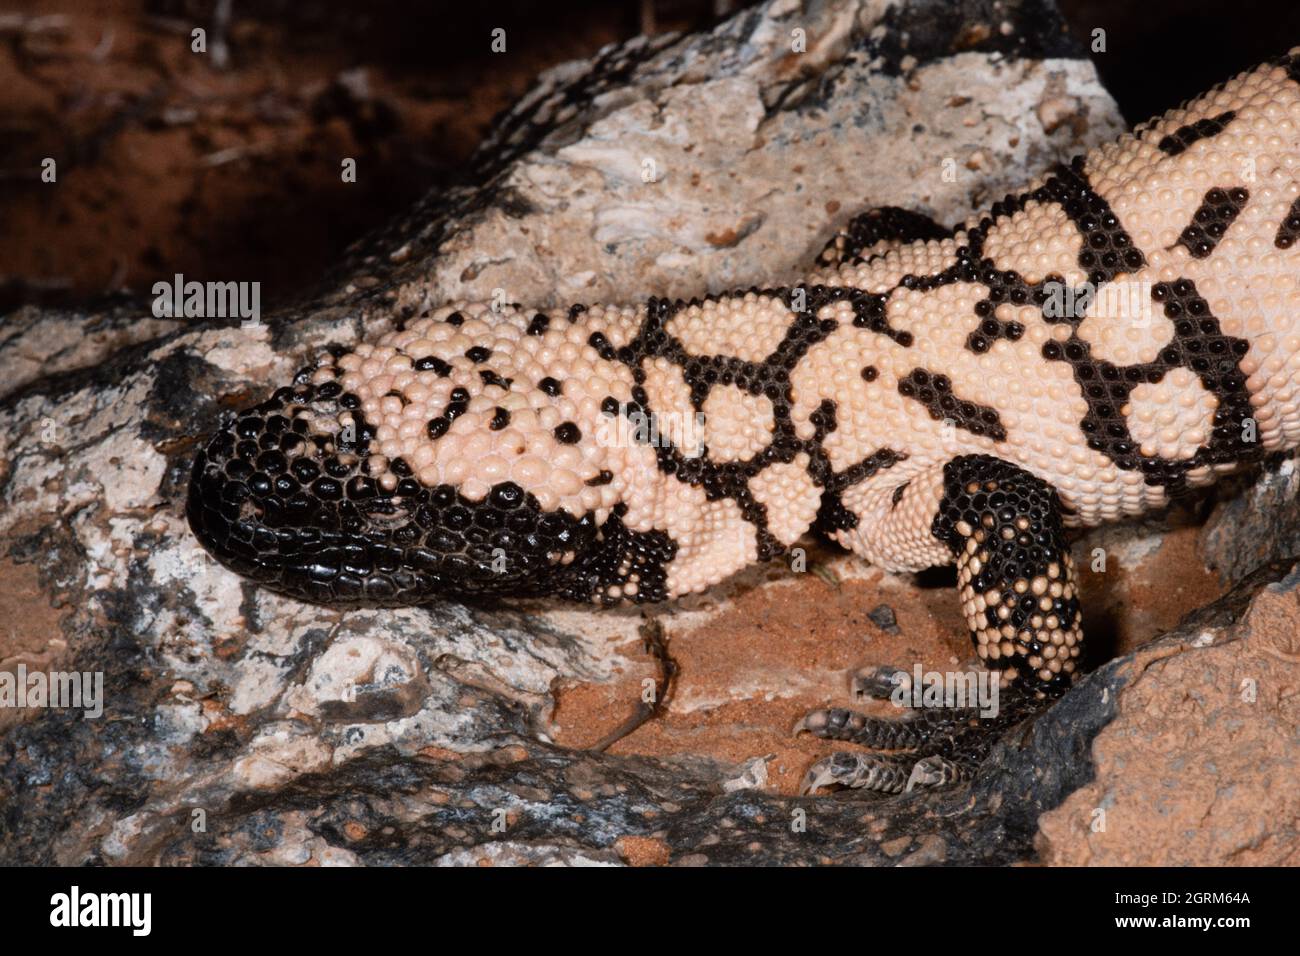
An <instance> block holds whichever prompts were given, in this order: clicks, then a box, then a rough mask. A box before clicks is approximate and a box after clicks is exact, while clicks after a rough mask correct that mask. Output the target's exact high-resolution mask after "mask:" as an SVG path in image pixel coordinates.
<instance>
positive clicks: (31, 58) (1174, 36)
mask: <svg viewBox="0 0 1300 956" xmlns="http://www.w3.org/2000/svg"><path fill="white" fill-rule="evenodd" d="M716 3H717V0H658V2H654V3H650V2H641V0H614V2H611V0H565V2H530V0H493V2H478V3H464V2H456V3H446V2H427V0H426V2H416V0H371V2H367V3H365V4H351V3H349V4H333V3H313V2H289V0H282V2H263V3H242V2H237V0H236V2H234V3H232V4H231V5H230V9H231V10H232V15H231V18H230V20H229V23H228V25H227V26H226V27H225V28H224V30H223V31H218V30H216V29H214V22H215V21H214V15H215V14H216V12H217V10H218V4H217V3H216V2H215V0H103V2H85V0H82V2H71V3H67V2H65V3H58V2H41V3H20V4H18V5H17V7H16V8H15V7H12V6H11V7H10V8H9V9H10V12H8V13H7V14H5V15H4V16H3V17H0V89H2V90H3V91H4V92H3V95H2V96H0V101H2V102H0V223H3V228H0V312H4V311H7V310H10V309H12V308H14V307H16V306H18V305H21V304H23V303H29V302H32V303H40V304H44V305H58V304H67V303H72V302H78V303H93V302H94V301H96V300H100V299H103V298H104V297H106V296H108V297H111V296H113V295H116V294H122V293H125V292H127V291H131V290H134V291H136V292H138V291H139V290H140V289H141V288H144V287H146V286H147V285H149V284H151V283H152V282H153V281H154V280H155V279H157V278H158V277H159V276H160V275H161V276H168V275H170V274H172V273H173V272H183V273H185V274H187V276H189V277H192V278H199V279H203V278H208V277H220V278H223V279H242V278H256V279H259V280H260V281H261V282H262V288H263V305H264V307H265V306H267V305H274V304H276V303H277V302H282V301H284V299H286V298H287V297H289V296H291V295H292V294H293V293H294V292H295V291H296V290H298V289H301V288H302V287H304V286H305V285H306V284H308V283H310V282H311V281H312V280H313V279H315V278H317V277H319V275H320V274H321V273H322V272H323V271H324V270H325V269H326V267H327V266H328V265H329V264H331V263H333V262H334V261H335V260H336V259H337V257H338V256H339V254H340V252H341V251H342V250H343V249H344V248H345V247H346V246H347V245H348V244H349V243H351V242H352V241H354V240H355V239H357V238H359V237H360V236H362V235H363V234H365V233H366V232H367V231H368V230H370V229H372V228H373V227H375V226H377V225H379V224H380V223H382V222H384V221H385V220H387V219H389V218H390V217H391V216H393V215H394V214H395V213H397V212H399V211H401V210H402V209H403V208H405V207H406V206H408V205H409V204H410V203H411V202H412V201H413V200H414V199H415V198H416V197H418V196H419V195H421V194H422V193H424V192H425V191H427V190H429V189H431V188H436V187H438V186H440V185H443V184H446V183H448V182H450V181H452V180H454V179H455V178H456V177H458V176H460V175H462V174H463V173H464V172H465V166H466V163H467V161H468V160H469V158H470V155H471V153H472V152H473V149H474V147H475V145H476V144H477V143H478V141H479V140H480V139H481V137H482V136H483V134H484V132H485V131H486V129H487V128H488V126H489V124H490V122H491V120H492V118H493V116H495V115H496V114H497V113H498V112H499V111H500V110H502V109H504V108H506V107H507V106H509V105H510V103H511V102H512V101H513V100H514V99H515V98H516V97H517V96H519V95H520V94H521V93H523V92H524V91H525V90H526V89H527V88H528V86H529V84H530V82H531V80H532V78H533V77H534V76H535V75H536V74H537V73H538V72H539V71H541V70H543V69H545V68H547V67H549V66H552V65H554V64H556V63H559V62H562V61H565V60H569V59H574V58H580V57H587V56H590V55H591V54H593V53H594V52H595V51H596V50H598V49H599V48H600V47H601V46H603V45H605V44H607V43H611V42H617V41H621V40H625V39H627V38H630V37H632V36H635V35H636V34H637V33H639V32H643V31H649V32H662V31H666V30H691V29H700V28H705V27H708V26H709V25H711V24H712V23H715V22H717V20H718V19H719V17H718V10H717V7H716V6H715V4H716ZM741 5H742V4H740V3H739V2H736V0H733V2H732V3H731V4H730V8H731V9H736V8H738V7H739V6H741ZM1061 7H1062V10H1063V12H1064V14H1065V17H1066V19H1067V21H1068V22H1069V24H1070V28H1071V30H1072V32H1073V33H1074V34H1075V35H1076V36H1077V37H1078V38H1079V39H1080V41H1081V42H1082V43H1084V44H1085V46H1086V45H1088V44H1089V43H1090V38H1091V33H1092V30H1093V29H1095V28H1098V27H1100V28H1102V29H1104V30H1105V31H1106V52H1105V53H1101V54H1094V56H1093V58H1094V60H1095V61H1096V63H1097V66H1098V69H1099V71H1100V73H1101V76H1102V78H1103V81H1104V82H1105V83H1106V85H1107V86H1108V87H1109V89H1110V90H1111V92H1112V93H1113V94H1114V96H1115V97H1116V99H1117V100H1118V102H1119V104H1120V107H1121V109H1122V110H1123V112H1124V115H1125V116H1126V117H1127V118H1128V119H1129V120H1130V121H1132V122H1136V121H1140V120H1143V119H1145V118H1147V117H1148V116H1150V115H1152V114H1155V113H1158V112H1160V111H1162V110H1164V109H1167V108H1169V107H1172V106H1176V105H1177V104H1178V103H1179V102H1181V101H1182V100H1184V99H1186V98H1188V97H1191V96H1193V95H1195V94H1197V93H1199V92H1201V91H1202V90H1204V89H1206V88H1208V87H1209V86H1211V85H1212V84H1214V83H1216V82H1218V81H1220V80H1223V79H1226V78H1227V77H1228V76H1230V75H1232V74H1233V73H1235V72H1237V71H1239V70H1241V69H1244V68H1246V67H1249V66H1252V65H1254V64H1255V63H1257V62H1259V61H1260V60H1263V59H1266V58H1268V57H1270V56H1275V55H1277V54H1279V53H1282V52H1284V51H1285V50H1286V49H1287V48H1288V47H1289V46H1293V45H1296V44H1300V3H1292V4H1282V3H1270V2H1263V0H1150V2H1133V0H1061ZM195 24H198V25H204V26H207V27H208V28H209V39H210V41H211V40H212V39H214V37H215V34H216V33H217V32H222V33H223V34H224V35H225V37H226V38H227V47H228V50H229V58H228V62H227V64H226V65H225V67H224V68H222V69H216V68H214V66H213V58H212V56H211V55H210V56H208V57H200V56H195V55H193V54H191V53H190V51H189V37H188V32H189V29H190V28H191V27H192V26H193V25H195ZM496 27H501V28H503V29H505V30H506V31H507V33H506V36H507V52H506V53H505V54H496V53H493V52H491V50H490V49H489V42H490V33H491V30H492V29H493V28H496ZM210 53H211V50H210ZM340 155H345V156H352V157H355V158H356V159H357V162H358V169H359V173H360V175H359V181H358V183H357V184H356V185H349V186H344V185H343V184H342V183H341V182H340V180H339V175H338V157H339V156H340ZM46 156H53V157H55V158H56V159H57V160H58V163H59V184H58V186H57V187H51V186H49V185H47V184H43V183H41V182H40V181H39V179H38V178H37V172H36V171H37V170H38V167H39V164H40V162H41V159H42V158H43V157H46Z"/></svg>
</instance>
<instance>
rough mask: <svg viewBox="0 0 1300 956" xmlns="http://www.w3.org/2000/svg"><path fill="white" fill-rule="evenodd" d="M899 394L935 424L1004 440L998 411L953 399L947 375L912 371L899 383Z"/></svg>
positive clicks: (956, 398) (1003, 428)
mask: <svg viewBox="0 0 1300 956" xmlns="http://www.w3.org/2000/svg"><path fill="white" fill-rule="evenodd" d="M898 393H899V394H900V395H902V396H903V397H904V398H910V399H912V400H914V401H917V402H920V403H921V404H922V405H924V406H925V407H926V409H927V410H928V411H929V413H930V417H931V418H933V419H935V420H936V421H945V420H946V421H951V422H952V423H953V424H954V425H955V426H956V427H958V428H962V429H965V430H966V431H968V432H970V433H971V434H973V435H987V436H988V437H989V438H992V439H993V440H994V441H1005V440H1006V437H1007V430H1006V428H1005V427H1003V425H1002V418H1001V416H999V415H998V411H997V409H996V408H990V407H989V406H987V405H980V404H978V403H977V402H971V401H967V400H965V399H962V398H959V397H958V396H956V395H954V394H953V392H952V382H951V381H949V379H948V376H946V375H940V374H938V373H935V372H929V371H927V370H926V369H923V368H916V369H912V371H911V372H909V373H908V375H907V376H906V377H905V378H903V379H902V381H900V382H899V383H898Z"/></svg>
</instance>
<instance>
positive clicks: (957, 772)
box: [794, 667, 1049, 794]
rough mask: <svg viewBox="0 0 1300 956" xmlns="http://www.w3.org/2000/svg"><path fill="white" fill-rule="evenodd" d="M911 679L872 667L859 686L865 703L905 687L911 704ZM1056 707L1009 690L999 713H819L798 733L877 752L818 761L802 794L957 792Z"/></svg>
mask: <svg viewBox="0 0 1300 956" xmlns="http://www.w3.org/2000/svg"><path fill="white" fill-rule="evenodd" d="M911 680H912V677H911V675H910V674H908V673H907V672H906V671H902V670H901V669H899V668H896V667H876V668H866V669H863V670H860V671H858V672H857V673H856V674H855V675H854V676H853V679H852V686H853V692H854V694H855V695H856V696H857V697H858V698H859V699H862V698H874V699H889V698H890V697H892V696H894V695H895V693H896V691H897V689H898V688H900V687H901V688H903V689H904V690H906V692H907V694H906V696H907V698H908V700H909V701H910V700H911V699H912V697H913V695H912V693H911ZM895 700H896V701H897V698H895ZM1048 703H1049V702H1048V701H1046V700H1044V699H1043V698H1042V697H1041V696H1040V695H1036V694H1034V693H1032V692H1029V691H1024V690H1020V689H1018V688H1003V689H1001V690H1000V693H999V694H998V695H997V696H996V697H994V698H993V701H992V706H987V704H988V702H985V704H986V706H964V705H950V704H951V702H943V703H941V704H938V705H934V704H930V703H926V704H922V705H921V706H912V705H911V704H905V705H902V706H900V709H901V710H902V711H903V713H902V715H901V716H898V717H888V716H884V717H882V716H875V715H871V714H864V713H860V712H858V711H855V710H847V709H844V708H841V707H832V708H820V709H818V710H814V711H811V712H809V713H808V714H806V715H805V716H804V717H803V718H802V719H801V720H800V721H799V722H798V723H797V724H795V727H794V732H795V733H796V734H798V733H802V732H807V733H810V734H812V735H813V736H815V737H820V738H822V739H823V740H843V741H846V742H848V743H853V744H858V745H859V746H862V747H866V748H868V749H869V751H876V752H874V753H873V752H863V753H856V752H849V751H840V752H837V753H834V754H831V755H830V756H829V757H825V758H823V759H821V760H819V761H817V762H816V763H814V764H813V765H812V766H811V767H810V768H809V769H808V772H807V773H806V774H805V775H804V779H803V783H802V786H801V792H802V793H805V794H807V793H811V792H812V791H814V790H818V789H820V788H822V787H831V786H835V787H849V788H853V789H865V790H873V791H876V792H879V793H885V794H896V793H904V792H910V791H912V790H917V789H924V788H929V787H948V786H953V785H955V784H958V783H961V782H962V781H965V780H968V779H970V778H971V776H973V774H974V772H975V770H976V768H977V767H978V766H979V764H980V763H981V761H983V759H984V758H985V757H986V756H988V754H989V752H990V751H991V750H992V748H993V744H994V742H996V740H997V739H998V737H999V736H1000V734H1001V732H1002V731H1003V730H1005V729H1006V728H1008V727H1011V726H1013V725H1015V724H1018V723H1020V722H1021V721H1023V720H1026V719H1028V718H1029V717H1032V716H1034V715H1035V714H1037V713H1038V712H1040V711H1041V710H1043V709H1044V708H1045V707H1046V706H1047V704H1048Z"/></svg>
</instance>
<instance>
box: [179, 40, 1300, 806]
mask: <svg viewBox="0 0 1300 956" xmlns="http://www.w3.org/2000/svg"><path fill="white" fill-rule="evenodd" d="M1297 239H1300V48H1296V49H1295V50H1292V51H1291V52H1290V53H1289V54H1288V55H1287V56H1285V57H1282V58H1280V59H1278V60H1275V61H1273V62H1270V63H1267V64H1265V65H1262V66H1260V67H1258V68H1256V69H1255V70H1252V71H1249V72H1247V73H1243V74H1241V75H1240V76H1238V77H1236V78H1235V79H1233V80H1231V81H1229V82H1227V83H1225V84H1221V85H1220V86H1218V87H1216V88H1215V89H1213V90H1211V91H1210V92H1208V93H1206V94H1204V95H1203V96H1201V97H1200V98H1198V99H1196V100H1194V101H1192V102H1190V103H1189V104H1185V105H1184V106H1183V107H1181V108H1179V109H1176V110H1173V111H1170V112H1168V113H1166V114H1165V115H1164V116H1162V117H1160V118H1158V119H1155V120H1152V121H1150V122H1148V123H1146V124H1143V125H1141V126H1139V127H1137V128H1136V129H1135V130H1134V131H1133V132H1132V133H1131V134H1129V135H1126V136H1123V137H1120V138H1119V139H1118V140H1117V141H1116V142H1113V143H1111V144H1108V145H1105V146H1102V147H1100V148H1098V149H1096V150H1094V151H1092V152H1091V153H1089V154H1088V155H1086V156H1084V157H1080V158H1078V159H1076V160H1074V161H1073V162H1072V163H1070V164H1068V165H1062V166H1059V167H1057V168H1055V169H1053V170H1052V171H1050V172H1049V173H1048V174H1046V175H1045V176H1044V177H1042V178H1041V179H1039V180H1038V181H1036V182H1035V183H1034V184H1033V185H1031V186H1030V187H1029V188H1028V189H1026V190H1025V191H1024V192H1022V193H1020V194H1019V195H1011V196H1007V197H1006V198H1005V199H1003V200H1002V201H1001V202H998V203H996V204H995V205H994V206H993V207H992V209H991V210H989V211H988V212H987V213H986V214H985V215H982V216H979V217H977V218H975V219H972V220H970V221H969V222H968V223H967V224H965V225H962V226H960V227H958V228H957V229H955V230H952V231H950V230H946V229H943V228H941V227H939V226H938V225H936V224H935V223H933V222H931V221H930V220H928V219H926V218H925V217H923V216H921V215H918V214H916V213H912V212H906V211H903V210H900V209H897V208H892V207H885V208H879V209H874V210H870V211H868V212H865V213H863V214H861V215H860V216H858V217H857V218H855V219H853V220H852V221H851V222H849V223H848V225H847V226H846V227H845V229H844V230H843V231H842V232H840V233H839V234H838V235H836V236H835V237H834V239H833V240H832V241H831V242H830V243H829V245H828V246H827V247H826V248H825V249H824V250H823V251H822V253H821V255H820V257H819V260H818V262H817V264H816V265H815V267H814V270H813V271H812V272H811V273H810V274H809V275H808V276H807V277H806V278H805V279H804V281H803V282H801V283H800V284H798V285H796V286H791V287H783V288H769V289H750V290H748V291H743V292H733V293H728V294H722V295H709V296H705V297H703V298H700V299H694V300H692V301H690V302H684V301H668V300H666V299H660V298H651V299H650V300H649V301H648V302H647V303H646V304H644V305H640V306H608V305H605V306H601V305H585V306H584V305H574V306H571V307H569V308H565V309H546V310H531V309H525V308H522V307H520V306H515V305H506V306H498V307H495V308H494V307H493V306H492V305H490V304H487V303H473V304H471V303H455V304H450V305H446V306H444V307H441V308H438V309H436V310H434V311H432V312H431V313H428V314H426V315H424V316H422V317H418V318H413V319H412V320H410V321H407V322H405V323H402V324H399V326H398V328H397V330H396V331H393V332H391V333H389V334H387V335H384V336H383V337H382V338H380V339H378V340H377V341H374V342H369V343H365V344H361V345H358V346H357V347H356V348H355V349H354V350H353V351H351V352H344V351H343V350H334V351H330V352H327V353H326V354H323V355H321V356H319V358H318V359H317V360H316V361H315V362H314V363H313V364H311V365H310V366H309V367H307V368H305V369H304V370H303V371H301V372H300V373H299V374H298V375H297V376H296V377H295V378H294V380H293V383H292V384H290V385H286V386H284V387H282V388H280V389H278V390H277V391H275V393H274V394H273V395H272V396H271V397H270V398H269V399H268V400H267V401H265V402H263V403H261V404H259V405H257V406H256V407H254V408H251V409H249V410H247V411H246V412H243V413H242V414H239V415H237V416H234V417H231V418H230V419H228V420H227V421H226V422H225V423H223V425H222V427H221V428H220V430H219V431H218V432H217V433H216V434H215V436H214V437H212V438H211V440H210V441H209V442H208V444H207V445H206V447H205V448H204V450H202V451H201V452H200V453H199V454H198V456H197V459H196V460H195V463H194V469H193V475H192V479H191V483H190V490H189V500H188V515H189V521H190V525H191V527H192V528H193V530H194V533H195V534H196V535H197V537H198V539H199V541H200V542H202V544H203V545H204V547H205V548H207V549H208V550H209V551H210V552H211V553H212V554H214V555H215V556H216V557H217V558H218V559H219V560H220V561H221V562H222V563H223V564H225V565H226V566H227V567H229V568H230V569H232V570H234V571H236V572H238V573H239V574H241V575H244V576H246V577H248V578H251V579H252V580H254V581H256V582H258V583H260V584H262V585H264V586H266V587H268V588H271V589H273V590H276V591H279V592H281V593H283V594H288V595H291V596H293V597H296V598H300V599H303V600H307V601H313V602H320V603H324V604H329V605H336V606H363V605H369V606H375V605H379V606H399V605H413V604H420V603H424V602H428V601H430V600H432V599H437V598H443V597H451V598H455V597H457V596H461V597H466V596H474V595H483V594H507V595H514V594H519V595H523V594H533V595H557V596H560V597H564V598H569V599H573V600H578V601H587V602H596V603H599V604H603V605H608V604H613V603H617V602H620V601H625V600H631V601H637V602H654V601H663V600H666V599H669V598H673V597H675V596H677V595H682V594H686V593H689V592H695V591H700V590H703V589H705V588H708V587H710V586H711V585H713V584H716V583H717V582H719V581H721V580H722V579H723V578H725V577H727V576H728V575H730V574H732V573H733V572H735V571H737V570H739V569H740V568H742V567H744V566H745V565H747V564H750V563H752V562H756V561H766V560H769V559H771V558H774V557H776V556H778V555H780V554H782V553H783V552H784V551H786V550H787V549H789V548H790V547H792V546H793V545H794V544H795V543H796V542H797V541H798V540H799V539H800V537H801V536H802V535H804V534H805V533H807V532H808V531H810V530H813V529H815V530H818V531H820V532H823V533H824V534H826V535H828V536H829V537H830V538H832V539H833V540H835V541H836V542H838V543H839V544H840V545H843V546H844V547H846V548H849V549H851V550H852V551H854V552H856V553H857V554H858V555H860V556H862V557H863V558H865V559H867V560H868V561H870V562H872V563H874V564H876V565H879V566H881V567H883V568H885V569H888V570H893V571H912V570H920V569H923V568H926V567H930V566H933V565H939V564H951V563H954V562H955V563H956V566H957V588H958V591H959V598H960V601H961V606H962V610H963V612H964V615H965V618H966V621H967V624H968V625H969V628H970V633H971V637H972V640H973V642H974V647H975V651H976V652H977V653H978V655H979V658H980V660H981V661H982V662H983V664H984V665H985V666H987V667H988V668H992V669H994V670H995V671H996V672H997V673H998V676H999V679H1000V681H1001V684H1002V686H1005V687H1007V688H1008V689H1009V690H1010V691H1011V692H1012V696H1013V699H1015V700H1018V701H1020V702H1021V703H1019V704H1016V705H1014V706H1010V707H1004V708H1003V712H1004V717H1003V718H1001V719H1000V721H999V722H997V723H999V725H1002V724H1005V723H1006V722H1007V721H1008V720H1012V719H1015V718H1016V717H1018V716H1022V715H1023V714H1024V713H1027V712H1029V711H1032V709H1033V707H1034V706H1042V705H1041V703H1040V704H1037V705H1035V704H1033V703H1025V702H1026V701H1029V702H1032V701H1048V700H1050V699H1052V698H1053V697H1056V696H1059V695H1060V694H1061V693H1062V692H1063V691H1064V690H1065V689H1066V688H1067V687H1068V686H1069V684H1070V683H1071V681H1072V680H1073V679H1074V678H1075V677H1076V675H1077V674H1078V673H1079V671H1080V664H1081V663H1082V661H1081V656H1080V655H1081V652H1082V650H1083V634H1082V631H1081V628H1080V605H1079V596H1078V592H1077V590H1076V588H1077V583H1076V579H1075V572H1074V566H1073V562H1072V560H1071V557H1070V552H1069V549H1068V547H1067V544H1066V541H1065V538H1064V534H1065V530H1066V529H1067V528H1069V527H1084V526H1091V525H1096V524H1098V523H1101V522H1105V521H1109V520H1112V519H1120V518H1124V517H1127V516H1134V515H1138V514H1140V513H1142V512H1145V511H1147V510H1149V509H1153V508H1158V507H1160V506H1162V505H1164V504H1165V503H1167V502H1168V501H1169V500H1170V498H1171V496H1174V495H1177V494H1179V493H1182V492H1184V491H1186V490H1187V489H1191V488H1195V487H1198V486H1204V485H1207V484H1209V483H1211V482H1213V481H1214V480H1215V479H1216V478H1217V477H1219V476H1220V475H1222V474H1224V473H1226V472H1228V471H1231V470H1233V469H1234V468H1237V467H1239V466H1241V465H1242V464H1243V463H1247V462H1251V461H1255V460H1257V459H1260V458H1261V457H1263V456H1264V455H1265V454H1268V453H1270V452H1275V451H1283V450H1288V449H1293V448H1295V447H1296V446H1297V445H1300V249H1298V248H1296V242H1297ZM1114 293H1118V294H1114ZM694 432H698V434H696V433H694ZM891 687H892V685H891V684H890V675H889V673H888V671H887V670H885V671H877V672H870V673H867V674H865V675H862V676H861V679H860V689H862V690H864V691H865V692H867V693H869V694H875V695H877V696H881V695H884V694H886V693H887V692H888V690H889V689H891ZM1016 694H1019V697H1015V695H1016ZM970 716H971V715H970V714H969V713H967V712H963V711H960V710H958V711H956V712H945V713H936V712H933V711H918V712H915V713H912V714H908V715H906V716H904V717H903V718H901V719H898V720H889V719H884V718H879V717H871V716H865V715H863V714H859V713H855V712H852V711H848V710H841V709H832V710H819V711H815V712H814V713H812V714H810V715H809V716H808V717H806V718H805V719H804V720H803V721H802V722H801V728H802V729H805V730H808V731H811V732H813V733H815V734H817V735H819V736H822V737H831V738H836V739H842V740H849V741H853V742H856V743H859V744H863V745H866V746H867V747H871V748H875V749H876V750H877V751H883V752H876V753H869V752H863V753H837V754H834V755H832V756H831V757H828V758H826V759H824V760H822V761H819V762H818V763H817V764H815V765H814V766H813V768H812V769H811V770H810V771H809V773H808V776H807V778H806V780H805V786H806V788H812V787H817V786H821V785H825V784H839V785H843V786H850V787H868V788H873V789H878V790H884V791H889V792H897V791H899V790H901V789H904V788H905V787H911V786H917V785H939V784H944V783H948V782H951V781H953V780H956V779H960V778H961V777H962V776H964V775H966V774H968V773H969V772H970V770H971V768H972V766H973V765H974V761H975V760H977V759H978V757H979V756H980V755H982V753H984V752H986V751H987V746H988V744H987V741H988V739H989V734H988V731H989V730H990V729H991V728H989V727H987V726H983V727H977V726H974V722H973V721H972V720H971V719H970Z"/></svg>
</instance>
